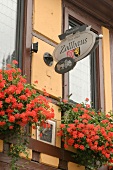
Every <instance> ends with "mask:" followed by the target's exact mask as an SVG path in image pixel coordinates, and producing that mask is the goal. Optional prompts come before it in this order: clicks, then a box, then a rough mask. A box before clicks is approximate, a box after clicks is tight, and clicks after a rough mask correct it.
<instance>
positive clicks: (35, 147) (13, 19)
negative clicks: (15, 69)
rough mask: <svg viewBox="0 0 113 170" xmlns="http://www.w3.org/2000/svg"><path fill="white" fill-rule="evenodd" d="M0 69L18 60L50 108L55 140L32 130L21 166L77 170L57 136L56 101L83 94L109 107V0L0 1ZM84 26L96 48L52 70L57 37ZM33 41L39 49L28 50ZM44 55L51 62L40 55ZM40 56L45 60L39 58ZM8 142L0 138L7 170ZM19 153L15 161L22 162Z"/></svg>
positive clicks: (112, 88)
mask: <svg viewBox="0 0 113 170" xmlns="http://www.w3.org/2000/svg"><path fill="white" fill-rule="evenodd" d="M0 8H1V10H0V11H1V12H0V53H1V58H0V67H1V68H2V67H4V68H5V66H6V64H7V63H10V62H11V60H12V59H13V58H14V59H17V60H18V62H19V67H20V68H21V69H22V72H23V74H25V75H27V81H28V82H29V83H33V82H34V81H35V80H38V82H39V83H38V84H37V86H36V88H37V89H38V90H39V91H42V89H46V91H47V92H48V93H49V98H50V99H51V101H52V102H51V106H52V107H53V109H54V110H55V120H54V123H53V124H52V125H53V126H54V127H55V131H54V135H55V137H54V142H53V144H49V142H43V141H41V140H40V139H39V138H38V135H37V132H36V131H35V130H32V132H31V133H32V134H34V135H33V136H32V138H31V139H30V144H29V149H30V155H29V164H27V165H25V167H23V168H21V169H22V170H24V169H29V170H31V169H37V170H43V169H44V170H57V169H62V170H78V169H81V170H82V169H84V167H83V166H78V164H80V163H78V162H76V160H75V159H74V158H73V157H72V156H71V155H72V153H71V150H70V151H67V150H64V149H63V148H62V143H61V139H60V138H59V137H58V136H56V131H57V129H58V128H59V125H60V120H61V116H62V115H61V113H60V112H59V111H58V109H59V108H58V106H57V105H56V103H57V101H58V100H59V97H60V98H63V99H68V97H69V96H70V100H71V101H72V102H83V101H84V99H85V98H86V97H88V98H89V99H90V101H91V102H93V104H94V107H95V108H96V109H102V110H103V111H106V112H109V111H110V110H112V108H113V71H112V70H113V62H112V60H113V50H112V46H113V21H112V20H113V19H112V18H113V11H112V8H113V2H112V0H100V1H98V0H92V1H90V0H85V1H84V0H76V1H74V0H44V1H42V0H0ZM83 24H86V25H87V26H91V30H92V31H93V32H94V33H95V34H97V35H99V34H102V35H103V38H102V40H100V41H99V45H98V47H97V48H96V49H95V50H94V51H93V53H91V54H89V55H88V56H87V57H86V58H84V59H83V60H81V61H79V62H78V63H77V65H76V66H75V67H74V69H73V70H71V71H70V72H68V73H65V74H63V75H61V74H58V73H56V72H55V69H54V68H55V65H56V61H55V59H54V56H53V51H54V49H55V47H56V46H57V45H58V44H59V43H60V39H59V37H58V36H59V35H61V34H63V33H64V32H65V31H66V30H68V29H70V28H73V27H76V26H81V25H83ZM37 42H38V51H37V52H33V51H32V44H33V43H37ZM47 54H49V56H50V57H53V62H51V64H50V65H49V64H48V61H47V60H46V59H45V58H46V57H45V56H46V55H47ZM44 57H45V58H44ZM9 147H10V144H4V141H3V140H2V139H1V140H0V170H3V169H4V170H9V162H10V158H9V157H8V156H7V155H6V152H7V150H8V149H9ZM25 162H26V160H25V159H24V155H22V159H21V160H20V161H19V164H20V165H21V164H24V163H25Z"/></svg>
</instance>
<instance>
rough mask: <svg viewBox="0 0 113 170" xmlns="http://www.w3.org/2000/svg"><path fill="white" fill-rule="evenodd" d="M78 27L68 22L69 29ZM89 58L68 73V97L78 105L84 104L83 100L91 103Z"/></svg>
mask: <svg viewBox="0 0 113 170" xmlns="http://www.w3.org/2000/svg"><path fill="white" fill-rule="evenodd" d="M76 26H79V24H77V23H76V22H74V21H73V20H71V19H70V20H69V29H70V28H72V27H76ZM90 58H91V56H90V55H89V56H87V57H86V58H84V59H82V60H80V61H79V62H77V64H76V66H75V67H74V69H73V70H71V71H69V95H71V94H72V95H71V97H70V99H71V100H73V101H75V102H77V103H80V102H84V100H85V98H89V102H90V101H91V74H90V69H91V67H90Z"/></svg>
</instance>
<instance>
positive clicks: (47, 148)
mask: <svg viewBox="0 0 113 170" xmlns="http://www.w3.org/2000/svg"><path fill="white" fill-rule="evenodd" d="M28 147H29V148H30V149H32V150H33V151H35V152H38V153H44V154H47V155H50V156H53V157H56V158H59V159H61V160H64V161H66V162H74V163H77V164H80V162H78V161H76V160H75V158H73V157H72V155H73V153H72V152H70V151H67V150H65V149H63V148H59V147H56V146H53V145H49V144H47V143H44V142H41V141H38V140H35V139H32V138H30V141H29V146H28Z"/></svg>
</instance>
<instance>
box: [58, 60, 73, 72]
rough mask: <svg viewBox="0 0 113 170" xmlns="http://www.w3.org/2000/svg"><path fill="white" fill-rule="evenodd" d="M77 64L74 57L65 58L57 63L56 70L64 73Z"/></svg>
mask: <svg viewBox="0 0 113 170" xmlns="http://www.w3.org/2000/svg"><path fill="white" fill-rule="evenodd" d="M75 65H76V63H75V62H74V60H73V58H69V57H66V58H63V59H61V60H60V61H59V62H58V63H57V64H56V65H55V71H56V72H57V73H59V74H64V73H66V72H68V71H70V70H72V69H73V67H74V66H75Z"/></svg>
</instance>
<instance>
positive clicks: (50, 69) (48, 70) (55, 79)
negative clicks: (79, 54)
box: [31, 37, 62, 98]
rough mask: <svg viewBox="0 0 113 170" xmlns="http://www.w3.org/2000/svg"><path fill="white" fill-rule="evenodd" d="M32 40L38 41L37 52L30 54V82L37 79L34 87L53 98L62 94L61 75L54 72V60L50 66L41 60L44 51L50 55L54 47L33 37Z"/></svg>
mask: <svg viewBox="0 0 113 170" xmlns="http://www.w3.org/2000/svg"><path fill="white" fill-rule="evenodd" d="M33 42H38V44H39V47H38V52H37V53H33V55H32V72H31V80H32V83H33V82H34V81H35V80H38V84H37V85H36V88H37V89H39V90H42V89H43V88H44V89H46V91H47V92H48V93H49V94H50V95H52V96H54V97H55V98H56V97H57V98H58V97H61V96H62V76H61V75H60V74H58V73H56V72H55V70H54V67H55V64H56V62H55V61H54V62H53V65H52V66H47V65H46V64H45V62H44V60H43V55H44V53H46V52H48V53H50V54H51V55H52V53H53V50H54V47H53V46H51V45H49V44H47V43H46V42H44V41H42V40H40V39H38V38H36V37H33Z"/></svg>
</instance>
